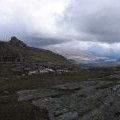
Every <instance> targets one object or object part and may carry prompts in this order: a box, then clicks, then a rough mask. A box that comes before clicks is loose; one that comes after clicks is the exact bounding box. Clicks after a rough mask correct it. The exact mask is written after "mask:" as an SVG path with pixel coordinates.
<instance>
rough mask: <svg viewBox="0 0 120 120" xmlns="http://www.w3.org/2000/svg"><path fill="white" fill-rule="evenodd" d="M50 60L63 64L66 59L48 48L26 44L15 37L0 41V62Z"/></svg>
mask: <svg viewBox="0 0 120 120" xmlns="http://www.w3.org/2000/svg"><path fill="white" fill-rule="evenodd" d="M24 61H29V62H52V63H58V64H65V63H67V60H66V59H65V58H64V57H63V56H61V55H58V54H55V53H53V52H51V51H49V50H44V49H38V48H33V47H29V46H27V45H26V44H25V43H24V42H22V41H20V40H19V39H17V38H16V37H12V38H11V40H10V41H8V42H3V41H0V62H24Z"/></svg>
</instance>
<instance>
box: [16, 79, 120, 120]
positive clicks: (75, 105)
mask: <svg viewBox="0 0 120 120" xmlns="http://www.w3.org/2000/svg"><path fill="white" fill-rule="evenodd" d="M119 93H120V85H119V83H116V85H115V83H114V82H113V81H81V82H76V83H68V84H61V85H57V86H54V87H52V88H49V89H38V90H25V91H19V92H18V95H19V98H18V100H20V101H21V100H31V102H32V104H33V105H35V106H38V107H39V108H41V109H45V110H47V111H48V117H49V120H120V98H119Z"/></svg>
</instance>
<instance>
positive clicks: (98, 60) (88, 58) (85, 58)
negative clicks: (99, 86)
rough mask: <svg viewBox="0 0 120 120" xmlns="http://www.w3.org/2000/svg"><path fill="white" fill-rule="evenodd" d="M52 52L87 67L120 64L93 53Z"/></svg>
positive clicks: (58, 50) (115, 60) (77, 51)
mask: <svg viewBox="0 0 120 120" xmlns="http://www.w3.org/2000/svg"><path fill="white" fill-rule="evenodd" d="M51 50H52V51H54V52H56V53H58V54H61V55H63V56H64V57H66V58H67V59H68V61H69V63H72V64H78V65H81V66H85V67H103V66H116V65H119V64H120V60H118V59H111V58H108V57H99V56H96V55H94V54H92V53H88V52H85V51H80V50H73V49H71V50H67V49H63V50H62V49H58V48H57V49H56V48H55V49H54V48H51Z"/></svg>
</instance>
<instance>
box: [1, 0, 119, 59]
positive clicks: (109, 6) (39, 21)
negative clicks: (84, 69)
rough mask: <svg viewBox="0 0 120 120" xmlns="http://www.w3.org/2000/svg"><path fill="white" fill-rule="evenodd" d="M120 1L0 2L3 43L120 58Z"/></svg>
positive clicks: (42, 0) (4, 0)
mask: <svg viewBox="0 0 120 120" xmlns="http://www.w3.org/2000/svg"><path fill="white" fill-rule="evenodd" d="M119 11H120V1H119V0H0V39H1V40H9V39H10V37H11V36H17V37H18V38H19V39H22V40H24V41H25V42H27V43H28V44H30V45H33V46H37V47H43V48H47V49H54V50H55V49H61V50H65V49H67V50H71V49H72V50H76V51H85V52H90V53H92V54H95V55H97V56H104V57H110V58H112V57H113V58H120V12H119Z"/></svg>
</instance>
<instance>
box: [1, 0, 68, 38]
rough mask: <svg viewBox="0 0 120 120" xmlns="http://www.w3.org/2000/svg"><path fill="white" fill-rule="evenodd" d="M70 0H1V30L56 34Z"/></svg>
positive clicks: (16, 32) (6, 31)
mask: <svg viewBox="0 0 120 120" xmlns="http://www.w3.org/2000/svg"><path fill="white" fill-rule="evenodd" d="M68 4H69V0H60V1H58V0H19V1H18V0H0V28H1V29H0V31H2V32H3V31H4V33H5V34H7V33H8V32H9V34H20V35H21V34H26V35H27V34H28V35H31V36H32V35H33V36H37V35H38V36H40V35H47V36H50V35H52V36H55V35H56V32H57V31H58V28H57V24H56V22H57V20H58V19H59V17H62V16H63V13H64V10H65V9H66V7H67V5H68Z"/></svg>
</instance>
